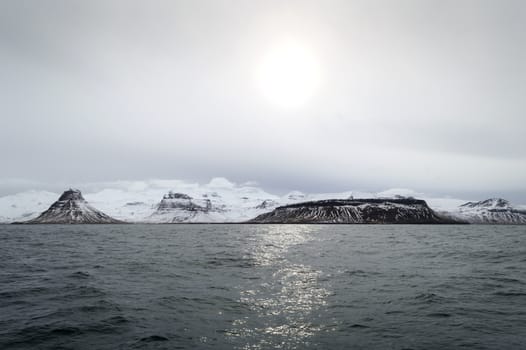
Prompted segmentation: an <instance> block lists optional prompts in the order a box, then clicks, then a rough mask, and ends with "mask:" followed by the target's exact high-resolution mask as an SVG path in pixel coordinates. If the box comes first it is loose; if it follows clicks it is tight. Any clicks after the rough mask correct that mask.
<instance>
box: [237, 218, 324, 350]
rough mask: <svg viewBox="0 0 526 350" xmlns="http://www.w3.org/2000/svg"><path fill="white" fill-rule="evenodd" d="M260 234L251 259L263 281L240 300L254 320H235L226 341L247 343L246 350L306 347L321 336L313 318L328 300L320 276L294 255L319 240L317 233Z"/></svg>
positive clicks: (278, 230)
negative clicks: (296, 260) (235, 340)
mask: <svg viewBox="0 0 526 350" xmlns="http://www.w3.org/2000/svg"><path fill="white" fill-rule="evenodd" d="M259 232H260V233H258V234H257V235H254V236H253V237H251V238H250V241H249V242H250V244H249V247H248V249H247V253H246V255H247V257H250V258H252V259H253V261H254V262H255V266H254V274H255V275H257V276H258V277H259V278H258V279H254V280H253V282H252V284H250V286H249V288H244V289H243V290H241V291H240V299H239V301H240V303H242V304H243V305H245V306H246V307H248V308H249V309H250V310H251V311H252V312H253V315H255V316H253V317H250V318H249V317H246V318H244V319H238V320H235V321H234V322H233V323H232V326H233V328H232V329H231V330H229V331H228V332H227V335H228V336H230V337H232V338H236V339H237V340H242V342H241V343H242V344H243V345H242V346H240V347H241V348H243V349H261V348H268V347H273V348H299V347H302V345H304V344H306V343H308V341H309V338H310V337H312V336H313V335H314V334H316V333H317V332H319V331H320V330H321V327H320V325H316V324H313V323H312V320H313V317H312V314H313V313H314V312H316V311H317V310H319V309H320V308H321V307H323V306H324V305H325V304H326V298H327V296H328V295H329V291H328V290H327V289H326V288H324V287H323V286H321V285H320V284H319V278H320V275H321V271H317V270H316V269H314V268H313V267H311V266H308V265H305V264H301V263H297V262H293V261H291V260H292V255H293V254H294V249H301V247H300V245H302V244H305V243H308V242H309V241H310V240H313V239H315V237H314V236H313V235H312V228H311V227H308V226H267V227H265V229H264V230H261V231H259ZM245 287H246V286H245Z"/></svg>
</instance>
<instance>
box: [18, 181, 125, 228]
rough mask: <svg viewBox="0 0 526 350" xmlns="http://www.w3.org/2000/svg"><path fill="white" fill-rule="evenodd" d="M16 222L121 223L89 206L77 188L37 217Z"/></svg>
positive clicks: (66, 193) (61, 197)
mask: <svg viewBox="0 0 526 350" xmlns="http://www.w3.org/2000/svg"><path fill="white" fill-rule="evenodd" d="M17 223H18V224H121V223H124V222H123V221H119V220H116V219H114V218H112V217H110V216H108V215H106V214H104V213H103V212H101V211H100V210H97V209H95V208H93V207H92V206H90V205H89V204H88V202H87V201H86V200H85V199H84V197H82V193H81V192H80V191H79V190H74V189H69V190H67V191H65V192H64V193H62V195H61V196H60V198H59V199H58V201H56V202H55V203H53V204H52V205H51V206H50V207H49V209H47V210H46V211H44V212H43V213H42V214H40V215H39V216H38V217H36V218H34V219H32V220H28V221H24V222H17Z"/></svg>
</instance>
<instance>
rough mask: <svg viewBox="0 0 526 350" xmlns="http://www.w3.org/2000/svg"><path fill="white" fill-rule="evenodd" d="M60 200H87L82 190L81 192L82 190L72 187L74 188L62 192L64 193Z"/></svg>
mask: <svg viewBox="0 0 526 350" xmlns="http://www.w3.org/2000/svg"><path fill="white" fill-rule="evenodd" d="M58 200H59V202H60V201H83V202H85V201H86V200H85V199H84V197H82V192H80V190H77V189H72V188H70V189H69V190H67V191H64V193H62V195H61V196H60V197H59V199H58Z"/></svg>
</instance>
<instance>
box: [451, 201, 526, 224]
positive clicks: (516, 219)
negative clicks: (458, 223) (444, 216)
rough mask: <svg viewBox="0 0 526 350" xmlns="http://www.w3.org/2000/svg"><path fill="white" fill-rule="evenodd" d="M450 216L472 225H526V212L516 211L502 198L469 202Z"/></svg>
mask: <svg viewBox="0 0 526 350" xmlns="http://www.w3.org/2000/svg"><path fill="white" fill-rule="evenodd" d="M449 214H450V216H451V217H452V218H455V219H457V220H463V221H466V222H469V223H471V224H508V225H517V224H518V225H523V224H526V210H520V209H516V208H514V207H513V206H512V205H511V204H510V203H509V202H508V201H507V200H505V199H502V198H490V199H486V200H483V201H480V202H467V203H464V204H462V205H461V206H460V207H458V210H457V211H455V212H451V213H449Z"/></svg>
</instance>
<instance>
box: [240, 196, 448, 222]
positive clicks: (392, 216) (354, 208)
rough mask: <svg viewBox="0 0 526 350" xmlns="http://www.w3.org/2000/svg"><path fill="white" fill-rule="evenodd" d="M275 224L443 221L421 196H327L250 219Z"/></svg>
mask: <svg viewBox="0 0 526 350" xmlns="http://www.w3.org/2000/svg"><path fill="white" fill-rule="evenodd" d="M250 222H252V223H279V224H322V223H331V224H446V223H455V222H454V221H452V220H449V219H446V218H443V217H440V216H439V215H437V213H435V212H434V211H433V210H432V209H431V208H429V207H428V206H427V203H426V202H425V201H423V200H418V199H412V198H396V199H378V198H372V199H339V200H336V199H330V200H320V201H313V202H302V203H296V204H290V205H285V206H281V207H278V208H276V209H274V210H273V211H271V212H269V213H265V214H262V215H259V216H258V217H256V218H254V219H252V220H250Z"/></svg>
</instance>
